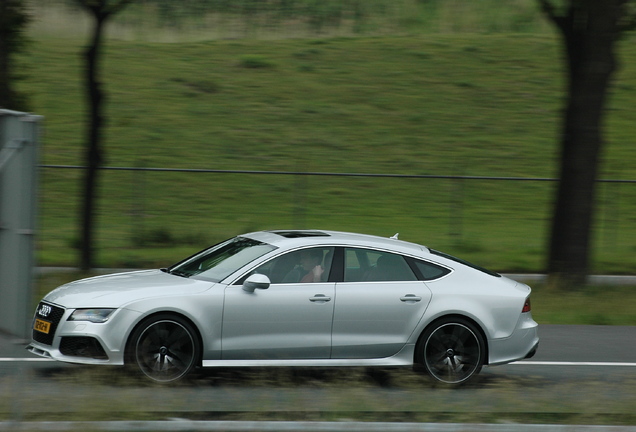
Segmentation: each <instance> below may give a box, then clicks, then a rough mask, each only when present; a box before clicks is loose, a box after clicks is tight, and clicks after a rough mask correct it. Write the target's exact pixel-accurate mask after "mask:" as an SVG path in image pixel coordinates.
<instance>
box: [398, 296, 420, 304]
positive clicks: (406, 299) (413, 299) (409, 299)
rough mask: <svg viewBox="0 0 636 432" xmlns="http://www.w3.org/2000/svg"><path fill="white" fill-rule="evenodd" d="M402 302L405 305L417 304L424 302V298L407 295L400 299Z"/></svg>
mask: <svg viewBox="0 0 636 432" xmlns="http://www.w3.org/2000/svg"><path fill="white" fill-rule="evenodd" d="M400 301H403V302H404V303H417V302H418V301H422V297H420V296H416V295H415V294H407V295H405V296H402V297H400Z"/></svg>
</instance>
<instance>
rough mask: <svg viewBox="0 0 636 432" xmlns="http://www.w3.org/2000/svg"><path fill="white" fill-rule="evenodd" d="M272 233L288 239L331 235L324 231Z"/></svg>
mask: <svg viewBox="0 0 636 432" xmlns="http://www.w3.org/2000/svg"><path fill="white" fill-rule="evenodd" d="M270 232H271V233H274V234H278V235H279V236H282V237H287V238H301V237H329V234H327V233H324V232H322V231H298V230H293V231H270Z"/></svg>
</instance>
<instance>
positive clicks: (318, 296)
mask: <svg viewBox="0 0 636 432" xmlns="http://www.w3.org/2000/svg"><path fill="white" fill-rule="evenodd" d="M309 301H310V302H314V303H327V302H328V301H331V297H327V296H326V295H324V294H316V295H314V296H313V297H310V298H309Z"/></svg>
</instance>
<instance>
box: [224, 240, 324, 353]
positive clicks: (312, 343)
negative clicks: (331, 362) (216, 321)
mask: <svg viewBox="0 0 636 432" xmlns="http://www.w3.org/2000/svg"><path fill="white" fill-rule="evenodd" d="M307 256H313V259H315V260H316V261H314V262H312V264H311V266H312V268H310V269H305V268H303V267H302V262H303V259H305V257H307ZM316 257H319V258H316ZM332 257H333V248H332V247H320V248H309V249H303V250H297V251H293V252H289V253H286V254H284V255H282V256H279V257H277V258H274V259H273V260H270V261H269V262H267V263H265V264H264V265H262V266H260V267H259V268H257V269H255V270H254V271H252V272H250V274H252V273H260V274H265V275H267V276H268V278H269V279H270V282H271V284H270V286H269V288H267V289H257V290H255V291H254V292H252V293H250V292H246V291H244V290H243V289H242V285H241V282H242V279H244V278H241V280H239V281H238V282H237V283H236V284H234V285H229V286H227V287H226V289H225V303H224V308H223V330H222V358H223V359H226V360H238V359H241V360H259V359H261V360H265V359H268V360H271V359H326V358H329V356H330V352H331V323H332V320H333V310H334V300H335V284H334V283H333V282H327V280H328V275H329V271H330V269H331V260H332ZM318 260H319V261H320V263H319V264H317V262H318ZM315 265H317V266H319V267H321V268H320V269H316V267H315ZM307 270H309V272H307ZM313 271H315V273H311V272H313ZM316 273H320V275H317V274H316ZM310 279H311V280H310Z"/></svg>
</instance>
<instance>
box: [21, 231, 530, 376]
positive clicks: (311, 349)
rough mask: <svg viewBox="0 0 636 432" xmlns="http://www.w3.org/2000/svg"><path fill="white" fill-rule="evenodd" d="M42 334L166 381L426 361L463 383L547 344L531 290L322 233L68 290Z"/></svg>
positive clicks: (410, 249) (269, 237)
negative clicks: (249, 369) (227, 370)
mask: <svg viewBox="0 0 636 432" xmlns="http://www.w3.org/2000/svg"><path fill="white" fill-rule="evenodd" d="M32 334H33V340H32V342H31V344H30V345H29V347H28V349H29V350H30V351H31V352H32V353H34V354H37V355H40V356H44V357H48V358H53V359H55V360H60V361H65V362H72V363H85V364H104V365H124V364H128V365H132V366H133V367H135V368H138V369H139V370H140V371H141V372H142V373H143V374H145V375H146V376H147V377H148V378H150V379H151V380H154V381H157V382H170V381H175V380H178V379H180V378H183V377H184V376H186V375H187V374H188V373H189V372H191V371H192V370H193V369H195V368H197V367H223V366H238V367H246V366H407V365H417V366H419V368H421V369H423V370H425V371H426V372H427V373H428V374H430V376H431V377H433V378H434V379H435V380H438V381H441V382H444V383H448V384H460V383H464V382H467V381H468V380H470V379H471V378H473V377H474V376H475V375H476V374H478V373H479V371H480V370H481V368H482V366H483V365H497V364H503V363H509V362H513V361H515V360H519V359H523V358H528V357H530V356H532V355H533V354H534V353H535V351H536V349H537V345H538V341H539V338H538V336H537V323H536V322H535V321H534V320H533V319H532V315H531V312H530V288H529V287H528V286H526V285H524V284H521V283H518V282H515V281H513V280H510V279H507V278H505V277H503V276H501V275H499V274H497V273H493V272H490V271H488V270H485V269H483V268H480V267H477V266H475V265H472V264H470V263H467V262H465V261H462V260H460V259H457V258H454V257H452V256H450V255H447V254H444V253H442V252H439V251H436V250H433V249H429V248H427V247H425V246H421V245H418V244H414V243H408V242H405V241H401V240H398V239H397V235H396V236H394V237H392V238H382V237H375V236H370V235H362V234H353V233H342V232H334V231H316V230H304V231H299V230H288V231H280V230H279V231H261V232H254V233H249V234H244V235H241V236H238V237H234V238H232V239H229V240H227V241H224V242H222V243H219V244H217V245H215V246H212V247H210V248H208V249H206V250H203V251H201V252H199V253H197V254H195V255H193V256H192V257H190V258H187V259H185V260H184V261H181V262H179V263H177V264H175V265H173V266H171V267H168V268H165V269H160V270H145V271H136V272H129V273H119V274H113V275H107V276H98V277H93V278H89V279H83V280H80V281H76V282H72V283H69V284H66V285H63V286H60V287H59V288H57V289H55V290H53V291H52V292H50V293H49V294H48V295H47V296H46V297H44V299H43V300H42V301H41V302H40V304H39V305H38V307H37V310H36V312H35V317H34V319H33V333H32Z"/></svg>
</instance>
